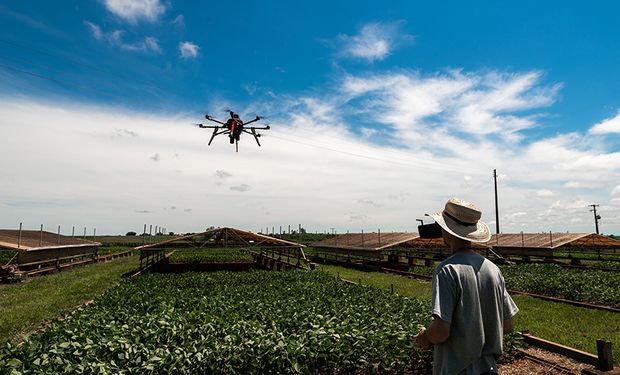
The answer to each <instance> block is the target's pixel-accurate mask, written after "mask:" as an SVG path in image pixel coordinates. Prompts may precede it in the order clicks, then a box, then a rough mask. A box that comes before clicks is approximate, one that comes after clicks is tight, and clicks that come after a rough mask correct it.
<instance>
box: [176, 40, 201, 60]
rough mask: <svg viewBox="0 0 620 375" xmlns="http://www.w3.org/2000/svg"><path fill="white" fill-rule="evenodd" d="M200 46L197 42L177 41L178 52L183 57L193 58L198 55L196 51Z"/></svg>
mask: <svg viewBox="0 0 620 375" xmlns="http://www.w3.org/2000/svg"><path fill="white" fill-rule="evenodd" d="M199 50H200V47H198V45H197V44H194V43H192V42H187V41H186V42H181V43H179V54H180V55H181V57H182V58H184V59H194V58H196V57H198V51H199Z"/></svg>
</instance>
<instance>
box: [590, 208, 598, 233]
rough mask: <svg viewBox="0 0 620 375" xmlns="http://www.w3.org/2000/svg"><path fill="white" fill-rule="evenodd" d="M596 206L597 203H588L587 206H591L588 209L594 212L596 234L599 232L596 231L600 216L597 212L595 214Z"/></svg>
mask: <svg viewBox="0 0 620 375" xmlns="http://www.w3.org/2000/svg"><path fill="white" fill-rule="evenodd" d="M598 206H599V205H598V204H591V205H588V207H592V209H591V210H590V212H594V226H595V227H596V234H599V233H598V221H599V219H600V218H601V215H597V214H596V207H598Z"/></svg>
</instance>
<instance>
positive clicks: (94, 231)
mask: <svg viewBox="0 0 620 375" xmlns="http://www.w3.org/2000/svg"><path fill="white" fill-rule="evenodd" d="M96 236H97V228H93V242H95V239H96Z"/></svg>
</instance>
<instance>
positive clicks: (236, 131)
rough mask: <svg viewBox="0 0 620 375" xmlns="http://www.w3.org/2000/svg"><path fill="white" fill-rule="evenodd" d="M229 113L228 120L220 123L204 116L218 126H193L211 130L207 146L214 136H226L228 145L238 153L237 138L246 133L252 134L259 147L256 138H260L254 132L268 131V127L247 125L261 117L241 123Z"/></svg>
mask: <svg viewBox="0 0 620 375" xmlns="http://www.w3.org/2000/svg"><path fill="white" fill-rule="evenodd" d="M229 113H230V118H229V119H228V120H227V121H226V122H223V121H220V120H217V119H215V118H213V117H211V116H210V115H208V114H206V115H205V118H206V119H207V120H209V121H212V122H215V123H218V124H220V125H203V124H194V125H197V126H198V127H200V128H202V129H213V134H211V139H210V140H209V143H208V145H209V146H210V145H211V142H212V141H213V138H215V136H216V135H221V134H228V138H229V139H230V143H231V144H233V143H234V144H235V148H236V150H237V152H239V138H240V137H241V133H248V134H252V135H253V136H254V139H255V140H256V143H257V144H258V145H259V146H260V142H259V141H258V137H260V136H261V135H260V133H257V132H256V130H269V129H270V127H269V125H265V126H250V127H248V126H247V125H248V124H251V123H253V122H256V121H258V120H260V119H262V117H261V116H256V118H254V120H251V121H248V122H245V123H244V122H243V121H242V120H241V119H240V118H239V115H238V114H237V113H235V112H233V111H229Z"/></svg>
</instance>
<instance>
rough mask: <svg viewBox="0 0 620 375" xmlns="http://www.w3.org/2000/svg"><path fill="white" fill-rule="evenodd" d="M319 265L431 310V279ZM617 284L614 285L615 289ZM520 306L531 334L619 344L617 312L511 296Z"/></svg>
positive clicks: (583, 343) (580, 344)
mask: <svg viewBox="0 0 620 375" xmlns="http://www.w3.org/2000/svg"><path fill="white" fill-rule="evenodd" d="M319 269H320V270H323V271H325V272H329V273H331V274H333V275H336V276H339V277H341V278H344V279H348V280H351V281H355V282H361V283H362V284H364V285H372V286H374V287H377V288H380V289H383V290H390V289H392V288H393V289H394V292H395V293H398V294H400V295H403V296H409V297H412V298H420V299H424V300H426V301H427V306H428V309H429V310H430V298H431V282H430V281H420V280H416V279H409V278H406V277H402V276H399V275H394V274H387V273H380V272H367V271H359V270H354V269H350V268H345V267H340V266H331V265H323V264H321V265H319ZM619 289H620V285H616V287H615V290H616V291H618V290H619ZM513 299H514V300H515V302H516V303H517V305H518V306H519V308H520V310H521V311H520V312H519V313H518V314H517V315H516V317H515V327H516V329H518V330H523V329H527V330H530V331H531V332H532V334H533V335H535V336H538V337H542V338H544V339H547V340H551V341H555V342H558V343H560V344H563V345H567V346H569V347H572V348H576V349H580V350H584V351H587V352H590V353H592V354H596V340H597V339H603V340H608V341H611V342H612V343H613V345H614V347H615V346H617V345H619V344H620V320H619V319H618V317H617V315H618V313H615V312H610V311H601V310H595V309H588V308H583V307H578V306H572V305H567V304H562V303H555V302H549V301H543V300H540V299H536V298H532V297H527V296H518V295H517V296H513ZM613 354H614V361H615V362H616V363H620V351H618V350H616V351H614V353H613Z"/></svg>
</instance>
